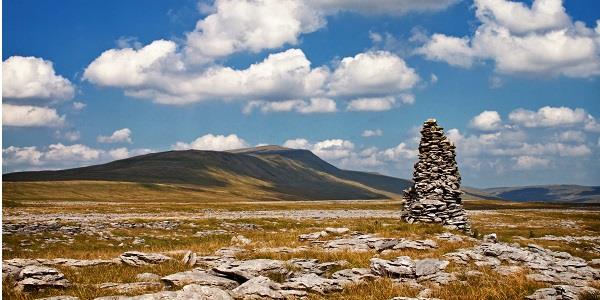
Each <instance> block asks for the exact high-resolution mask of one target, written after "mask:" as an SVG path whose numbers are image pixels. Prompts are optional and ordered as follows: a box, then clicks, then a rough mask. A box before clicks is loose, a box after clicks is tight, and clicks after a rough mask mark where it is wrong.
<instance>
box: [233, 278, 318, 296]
mask: <svg viewBox="0 0 600 300" xmlns="http://www.w3.org/2000/svg"><path fill="white" fill-rule="evenodd" d="M231 294H232V295H233V297H234V298H235V299H240V300H261V299H286V298H288V297H290V296H296V297H305V296H306V295H307V294H306V292H304V291H297V290H289V291H285V290H282V289H281V285H280V284H279V283H277V282H274V281H272V280H271V279H269V278H268V277H264V276H258V277H254V278H252V279H250V280H248V281H246V282H244V283H243V284H241V285H240V286H238V287H237V288H235V289H234V290H233V291H231Z"/></svg>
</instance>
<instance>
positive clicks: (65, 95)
mask: <svg viewBox="0 0 600 300" xmlns="http://www.w3.org/2000/svg"><path fill="white" fill-rule="evenodd" d="M2 75H3V76H2V97H3V98H8V99H33V98H37V99H71V98H73V95H74V92H75V89H74V88H73V85H72V84H71V82H70V81H69V80H67V79H65V78H64V77H62V76H60V75H57V74H56V72H55V71H54V66H53V65H52V62H50V61H48V60H44V59H42V58H37V57H32V56H29V57H23V56H11V57H9V58H8V59H6V60H5V61H3V62H2Z"/></svg>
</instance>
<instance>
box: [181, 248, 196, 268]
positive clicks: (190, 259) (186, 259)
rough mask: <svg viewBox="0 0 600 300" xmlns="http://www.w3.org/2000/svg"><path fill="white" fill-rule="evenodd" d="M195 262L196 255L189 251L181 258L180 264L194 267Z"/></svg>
mask: <svg viewBox="0 0 600 300" xmlns="http://www.w3.org/2000/svg"><path fill="white" fill-rule="evenodd" d="M197 261H198V256H197V255H196V253H195V252H192V251H189V250H188V251H187V252H186V253H185V255H184V256H183V259H182V260H181V262H182V263H183V264H184V265H188V266H192V267H193V266H195V265H196V262H197Z"/></svg>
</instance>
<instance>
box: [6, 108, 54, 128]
mask: <svg viewBox="0 0 600 300" xmlns="http://www.w3.org/2000/svg"><path fill="white" fill-rule="evenodd" d="M64 123H65V116H64V115H62V116H61V115H59V114H58V112H57V111H56V109H54V108H49V107H40V106H31V105H12V104H4V103H3V104H2V125H4V126H14V127H59V126H62V125H63V124H64Z"/></svg>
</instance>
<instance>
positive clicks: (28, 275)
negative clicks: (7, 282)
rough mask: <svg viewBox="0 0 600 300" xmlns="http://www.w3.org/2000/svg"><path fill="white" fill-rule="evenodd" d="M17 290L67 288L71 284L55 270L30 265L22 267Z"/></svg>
mask: <svg viewBox="0 0 600 300" xmlns="http://www.w3.org/2000/svg"><path fill="white" fill-rule="evenodd" d="M16 284H17V289H19V290H23V291H32V290H38V289H42V288H67V287H69V286H70V285H71V284H70V283H69V281H68V280H67V279H66V278H65V275H64V274H63V273H61V272H59V271H58V270H57V269H54V268H50V267H46V266H36V265H30V266H26V267H24V268H23V269H22V270H21V272H20V273H19V276H18V281H17V283H16Z"/></svg>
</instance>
